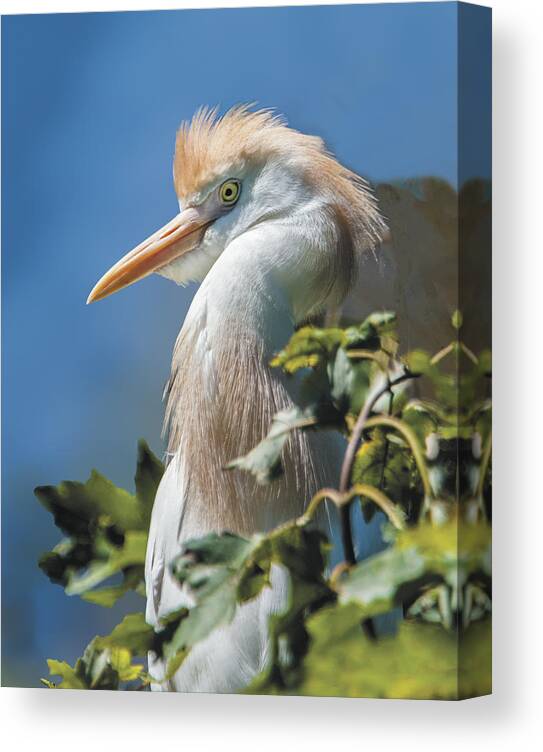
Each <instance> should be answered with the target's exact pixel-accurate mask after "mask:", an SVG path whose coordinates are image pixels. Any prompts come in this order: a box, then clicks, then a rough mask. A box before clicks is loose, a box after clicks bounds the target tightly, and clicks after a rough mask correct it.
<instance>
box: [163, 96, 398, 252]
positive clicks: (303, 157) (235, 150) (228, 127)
mask: <svg viewBox="0 0 543 752" xmlns="http://www.w3.org/2000/svg"><path fill="white" fill-rule="evenodd" d="M273 157H277V158H280V159H284V160H285V161H289V162H292V163H294V164H296V166H297V167H298V169H301V172H302V174H303V175H304V176H305V178H306V179H307V181H308V183H310V184H312V185H313V186H314V187H315V189H316V190H318V191H319V192H320V193H321V194H324V195H327V196H328V197H329V200H330V204H331V206H332V207H334V208H335V209H337V211H338V213H339V214H340V215H341V217H342V218H344V219H345V220H346V222H347V223H348V225H349V231H350V233H351V235H352V239H353V241H354V245H355V246H356V248H357V249H359V250H367V249H371V248H374V247H375V246H376V245H378V244H379V243H380V242H381V240H382V239H383V237H384V235H385V233H386V225H385V223H384V222H383V219H382V217H381V215H380V214H379V211H378V209H377V204H376V201H375V199H374V197H373V194H372V193H371V191H370V189H369V187H368V184H367V183H366V182H365V181H364V180H363V179H362V178H361V177H360V176H359V175H357V174H356V173H354V172H352V171H351V170H349V169H347V168H346V167H344V166H343V165H341V164H340V163H339V162H338V161H337V160H336V159H335V158H334V157H333V156H332V155H331V154H330V153H329V152H328V151H327V150H326V147H325V145H324V142H323V140H322V139H321V138H319V137H318V136H308V135H306V134H304V133H300V132H299V131H296V130H294V129H293V128H289V127H288V126H287V125H286V124H285V122H284V121H283V120H282V118H280V117H279V116H277V115H275V114H274V113H273V112H272V111H270V110H266V109H264V110H257V111H251V110H250V109H249V108H248V107H247V106H246V105H239V106H236V107H233V108H232V109H230V110H228V111H227V112H226V113H225V114H224V115H222V116H219V115H218V112H217V109H216V108H214V109H210V108H207V107H204V108H201V109H200V110H198V112H197V113H196V114H195V116H194V117H193V119H192V121H191V122H184V123H182V125H181V127H180V129H179V131H178V133H177V138H176V145H175V157H174V165H173V174H174V184H175V189H176V192H177V194H178V196H179V197H180V198H181V199H186V198H187V197H189V196H193V195H195V194H197V193H198V192H199V191H201V190H202V189H203V188H204V187H205V186H207V185H208V184H209V183H210V182H212V181H214V180H217V179H218V178H220V177H221V176H224V175H227V173H228V171H229V170H235V169H241V168H243V166H244V165H246V164H247V163H254V164H260V163H264V162H265V161H266V160H268V159H270V158H273Z"/></svg>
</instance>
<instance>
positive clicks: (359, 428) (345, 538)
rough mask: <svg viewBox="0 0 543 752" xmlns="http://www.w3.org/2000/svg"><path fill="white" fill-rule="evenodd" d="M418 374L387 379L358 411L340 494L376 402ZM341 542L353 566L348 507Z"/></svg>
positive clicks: (347, 486) (349, 474) (347, 478)
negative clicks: (391, 379)
mask: <svg viewBox="0 0 543 752" xmlns="http://www.w3.org/2000/svg"><path fill="white" fill-rule="evenodd" d="M419 375H420V374H414V373H410V372H406V373H403V374H402V375H401V376H398V378H396V379H394V380H393V381H390V380H388V379H387V383H386V384H385V386H384V387H383V388H382V389H379V390H378V391H377V393H376V394H374V395H373V397H372V398H371V399H370V400H368V401H367V402H366V404H365V405H364V407H363V408H362V410H361V411H360V414H359V415H358V418H357V419H356V423H355V424H354V428H353V431H352V433H351V438H350V439H349V443H348V445H347V449H346V450H345V456H344V457H343V464H342V466H341V475H340V479H339V490H340V491H341V492H342V493H345V492H346V491H347V489H348V488H349V485H350V482H351V474H352V470H353V464H354V460H355V457H356V453H357V451H358V447H359V445H360V441H361V439H362V434H363V432H364V426H365V425H366V422H367V420H368V418H369V416H370V415H371V412H372V410H373V408H374V407H375V405H376V404H377V402H378V401H379V400H380V399H381V397H382V396H383V395H384V394H386V393H387V392H392V389H393V387H395V386H397V385H398V384H401V383H402V382H404V381H408V380H409V379H414V378H417V377H418V376H419ZM340 514H341V540H342V543H343V550H344V551H345V559H346V561H347V562H348V563H349V564H355V563H356V556H355V553H354V546H353V536H352V530H351V514H350V510H349V507H345V508H343V509H342V510H341V513H340Z"/></svg>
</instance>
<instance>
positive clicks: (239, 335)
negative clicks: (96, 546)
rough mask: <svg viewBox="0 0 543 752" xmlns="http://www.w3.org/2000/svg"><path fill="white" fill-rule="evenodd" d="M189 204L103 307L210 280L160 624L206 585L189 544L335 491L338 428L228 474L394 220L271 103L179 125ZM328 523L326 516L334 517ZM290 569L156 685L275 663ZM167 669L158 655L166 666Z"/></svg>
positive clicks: (160, 596) (171, 506)
mask: <svg viewBox="0 0 543 752" xmlns="http://www.w3.org/2000/svg"><path fill="white" fill-rule="evenodd" d="M173 174H174V184H175V189H176V193H177V196H178V199H179V207H180V212H179V214H177V216H176V217H175V218H174V219H172V220H171V221H170V222H169V223H168V224H167V225H165V226H164V227H163V228H162V229H161V230H159V231H158V232H156V233H154V234H153V235H151V236H150V237H149V238H148V239H147V240H145V241H144V242H143V243H142V244H141V245H139V246H138V247H137V248H135V249H134V250H133V251H131V252H130V253H128V254H127V255H126V256H124V257H123V258H122V259H121V260H120V261H119V262H118V263H117V264H115V265H114V266H113V267H112V268H111V269H110V270H109V271H108V272H107V273H106V274H105V275H104V276H103V277H102V279H101V280H100V281H99V282H98V284H97V285H96V286H95V287H94V289H93V290H92V292H91V294H90V296H89V300H88V302H92V301H94V300H99V299H101V298H104V297H106V296H107V295H110V294H111V293H113V292H116V291H117V290H120V289H121V288H123V287H126V286H127V285H130V284H132V283H133V282H136V281H137V280H140V279H142V278H143V277H146V276H147V275H149V274H151V273H152V272H156V273H158V274H160V275H162V276H164V277H168V278H169V279H172V280H174V281H175V282H176V283H177V284H181V285H184V284H186V283H188V282H190V281H197V282H201V283H202V284H201V285H200V287H199V289H198V290H197V292H196V294H195V296H194V299H193V301H192V304H191V306H190V309H189V311H188V313H187V316H186V319H185V321H184V324H183V326H182V329H181V331H180V333H179V336H178V338H177V342H176V344H175V348H174V353H173V362H172V370H171V377H170V380H169V384H168V386H167V389H166V400H167V406H166V421H165V426H166V429H167V432H168V453H169V456H171V457H172V459H171V460H170V462H169V464H168V466H167V469H166V472H165V474H164V476H163V479H162V482H161V484H160V486H159V489H158V492H157V496H156V499H155V504H154V509H153V514H152V520H151V527H150V532H149V543H148V549H147V560H146V590H147V611H146V614H147V620H148V622H149V623H150V624H152V625H153V626H155V627H157V626H158V625H159V620H160V619H161V618H162V617H164V616H165V615H166V614H168V613H169V612H171V611H172V610H174V609H176V608H179V607H180V606H181V605H183V604H187V603H188V604H189V605H190V595H188V594H187V593H184V592H183V591H182V590H181V589H180V587H179V585H178V584H177V583H176V582H175V581H174V580H173V578H172V576H171V574H170V572H169V568H168V564H169V562H171V561H172V559H173V558H174V557H175V556H176V555H177V554H178V553H179V551H180V548H181V545H182V543H183V541H186V540H188V539H190V538H194V537H199V536H202V535H203V534H205V533H208V532H210V531H223V530H229V531H232V532H234V533H237V534H240V535H251V534H253V533H255V532H257V531H262V530H269V529H271V528H272V527H275V526H276V525H278V524H280V523H283V522H285V521H287V520H289V519H292V518H294V517H296V516H297V515H300V514H301V513H302V512H303V509H304V507H305V505H306V503H307V501H308V500H309V499H310V498H311V496H312V495H313V494H314V493H315V492H316V491H317V490H318V489H319V488H322V487H323V486H336V487H337V485H338V479H339V467H340V460H341V455H342V444H341V441H338V438H337V436H334V435H332V434H327V433H324V434H323V433H320V432H319V433H301V432H298V434H297V435H296V436H294V437H293V438H292V439H290V440H289V442H288V443H287V446H286V450H285V456H284V458H283V459H284V462H283V464H284V474H283V476H282V477H281V478H280V479H279V480H277V481H274V482H273V483H271V484H270V485H268V486H259V485H257V484H256V483H255V481H254V480H253V478H252V477H251V476H250V475H249V474H248V473H242V472H239V471H235V472H225V471H224V470H223V468H224V466H225V465H226V464H227V463H228V462H229V461H230V460H232V459H233V458H235V457H237V456H240V455H242V454H244V453H246V452H248V451H249V450H250V449H252V448H253V447H254V446H255V445H256V444H257V443H258V442H259V441H260V440H261V439H262V438H263V437H264V436H265V434H266V433H267V430H268V428H269V426H270V422H271V419H272V416H273V415H274V414H275V413H276V412H277V411H278V410H280V409H282V408H285V407H288V406H290V405H292V404H293V402H294V401H295V400H296V389H297V382H296V380H291V379H288V380H287V379H286V378H285V377H284V376H283V375H282V374H281V373H280V372H279V370H278V369H270V368H269V366H268V363H269V360H270V358H271V356H272V355H273V354H274V353H275V352H277V351H278V350H279V349H280V348H281V347H283V346H284V345H285V343H286V342H287V341H288V340H289V338H290V336H291V335H292V333H293V332H294V330H295V327H296V326H297V325H298V324H299V323H300V322H303V321H304V320H305V319H307V318H308V317H309V316H311V315H313V314H315V313H317V312H319V311H322V310H324V309H325V308H326V307H328V306H337V305H339V304H340V303H341V301H342V300H343V299H344V297H345V296H346V294H347V292H348V291H349V289H350V287H351V285H352V283H353V281H354V279H355V277H356V275H357V272H358V268H359V264H360V261H361V258H362V257H363V255H364V254H365V253H367V252H369V251H371V250H372V249H373V248H374V247H375V246H377V245H378V244H379V242H380V241H381V239H382V237H383V236H384V234H385V231H386V227H385V224H384V222H383V220H382V218H381V216H380V214H379V211H378V208H377V205H376V202H375V200H374V198H373V196H372V194H371V192H370V190H369V188H368V186H367V184H366V183H365V182H364V181H363V180H362V179H361V178H360V177H359V176H358V175H356V174H354V173H353V172H351V171H350V170H348V169H347V168H345V167H344V166H342V165H341V164H340V163H339V162H337V161H336V159H334V157H333V156H332V155H331V154H330V153H328V152H327V151H326V149H325V147H324V144H323V141H322V140H321V139H320V138H318V137H315V136H308V135H304V134H302V133H299V132H297V131H295V130H293V129H291V128H288V127H287V126H286V125H285V124H284V122H283V121H282V120H281V119H279V118H278V117H276V116H275V115H273V114H272V113H271V112H270V111H268V110H260V111H257V112H254V111H250V110H249V109H248V108H247V107H244V106H239V107H235V108H233V109H231V110H229V111H228V112H227V113H226V114H225V115H223V116H222V117H218V115H217V112H216V110H209V109H202V110H200V111H199V112H198V113H197V114H196V115H195V116H194V118H193V119H192V122H190V123H184V124H183V125H182V126H181V128H180V130H179V131H178V134H177V140H176V150H175V157H174V165H173ZM323 524H325V523H324V521H323ZM286 588H287V581H286V577H285V574H284V573H283V572H282V571H281V570H280V569H279V568H275V571H274V572H273V576H272V587H271V588H268V589H267V590H265V591H264V593H263V594H262V595H261V596H260V597H259V598H257V599H255V600H253V601H252V602H250V603H248V604H246V605H244V606H243V607H241V608H238V611H237V613H236V616H235V618H234V620H233V622H232V623H231V624H230V625H229V626H228V627H224V628H221V629H219V630H216V631H215V632H214V633H213V634H212V635H211V636H210V637H208V638H207V639H206V640H204V641H203V642H202V643H199V644H198V645H197V646H196V647H195V648H193V650H192V651H191V653H190V654H189V656H188V658H186V659H185V661H184V662H183V664H182V665H181V668H180V670H179V671H178V673H177V674H176V675H175V676H174V678H173V679H171V680H169V681H167V682H162V683H160V684H157V685H156V687H155V689H161V690H175V691H208V692H231V691H236V690H238V689H240V688H241V687H243V686H245V685H246V684H247V683H248V682H249V681H250V679H251V678H252V677H253V676H254V675H255V674H256V673H257V672H259V671H260V670H261V669H262V668H263V667H264V665H265V662H266V659H267V646H268V640H267V623H268V617H269V614H270V613H271V612H273V611H277V610H278V609H280V608H281V606H282V604H283V603H284V600H285V597H286ZM162 671H163V667H162V666H161V664H160V662H159V661H156V660H155V659H153V657H152V656H151V659H150V672H151V674H152V675H153V676H155V677H157V678H159V679H160V678H161V672H162Z"/></svg>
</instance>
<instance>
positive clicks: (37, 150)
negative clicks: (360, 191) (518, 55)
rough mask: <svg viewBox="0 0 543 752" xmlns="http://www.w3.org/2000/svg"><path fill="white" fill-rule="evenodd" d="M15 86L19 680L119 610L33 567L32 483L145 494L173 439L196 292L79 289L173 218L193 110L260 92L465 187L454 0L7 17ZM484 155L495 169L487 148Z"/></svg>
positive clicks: (11, 564)
mask: <svg viewBox="0 0 543 752" xmlns="http://www.w3.org/2000/svg"><path fill="white" fill-rule="evenodd" d="M2 90H3V91H2V128H3V139H2V164H3V173H2V188H3V190H2V202H3V203H2V215H3V226H2V247H3V248H2V267H3V268H2V272H3V274H2V313H3V355H2V378H3V395H2V397H3V413H2V431H3V442H2V465H3V467H2V469H3V473H2V501H3V568H2V578H3V579H2V582H3V614H2V616H3V660H4V679H3V681H4V684H23V685H27V686H28V685H34V684H36V683H37V681H38V680H39V677H40V676H43V675H46V672H47V669H46V666H45V662H44V661H45V658H46V657H56V658H66V659H69V660H73V659H74V658H75V657H76V655H77V654H78V653H79V652H80V650H81V649H82V647H83V646H84V645H85V644H86V643H87V642H88V640H89V639H90V638H92V637H93V636H94V634H96V633H97V632H104V631H105V630H107V629H109V627H110V626H112V624H113V623H114V622H115V621H116V620H117V615H116V614H115V612H108V611H105V610H102V609H98V608H97V607H95V606H92V605H89V604H85V603H83V602H81V601H79V600H77V599H75V598H74V599H68V598H66V596H65V595H64V594H63V591H62V590H61V589H60V588H59V587H55V586H53V585H51V584H49V582H48V581H47V580H46V579H45V577H44V576H43V575H42V574H41V573H40V572H39V570H38V569H37V566H36V560H37V557H38V555H39V554H40V553H41V552H42V551H43V550H45V549H46V548H48V547H50V546H52V545H53V544H54V543H56V542H57V540H58V534H57V531H56V530H55V528H54V527H53V524H52V520H51V519H50V517H49V515H48V514H47V513H46V512H44V511H42V509H41V508H40V507H39V506H38V504H37V502H36V501H35V499H34V496H33V493H32V490H33V488H34V486H36V485H38V484H47V483H57V482H58V481H60V480H61V479H63V478H70V479H78V480H84V479H85V478H86V477H87V476H88V473H89V471H90V468H91V467H92V466H96V467H97V468H99V469H100V470H101V471H102V472H103V473H104V474H106V475H108V476H109V477H111V478H112V479H113V480H114V481H115V482H116V483H118V484H120V485H125V486H127V487H130V488H132V476H133V472H134V467H135V456H136V440H137V438H138V437H140V436H143V437H146V438H147V439H148V441H149V443H150V445H151V446H152V448H153V449H154V450H155V451H156V452H157V453H159V454H160V452H161V451H162V444H161V441H160V428H161V422H162V406H161V392H162V386H163V384H164V382H165V380H166V378H167V375H168V370H169V363H170V356H171V348H172V345H173V341H174V339H175V336H176V334H177V331H178V330H179V328H180V325H181V322H182V320H183V318H184V315H185V313H186V311H187V308H188V306H189V304H190V301H191V298H192V296H193V294H194V287H189V288H187V289H180V288H176V287H175V285H173V284H172V283H171V282H168V281H166V280H164V279H161V278H158V277H156V278H155V277H153V278H151V279H148V280H145V281H144V282H143V283H141V284H138V285H136V286H134V287H132V288H130V289H129V290H126V291H123V292H121V293H120V294H118V295H115V296H114V297H112V298H110V299H108V300H106V301H104V302H101V303H98V304H95V305H93V306H90V307H86V306H85V300H86V297H87V294H88V292H89V290H90V288H91V287H92V286H93V284H94V283H95V281H96V280H97V279H98V277H99V276H100V275H101V274H102V273H103V272H104V271H105V270H106V269H107V268H109V266H110V265H111V264H112V262H114V261H115V260H116V259H117V258H118V257H119V256H120V255H121V254H122V253H124V252H125V251H127V250H129V249H130V248H131V247H132V246H134V245H135V244H136V243H138V242H139V241H140V240H142V239H143V238H144V237H146V236H147V235H148V234H149V233H150V232H151V231H153V230H154V229H156V228H158V227H159V226H161V225H162V224H163V223H164V222H165V221H167V220H168V219H169V218H170V217H171V216H172V215H173V214H174V213H175V212H176V206H177V204H176V198H175V194H174V191H173V187H172V179H171V160H172V153H173V144H174V136H175V131H176V128H177V127H178V125H179V122H180V121H181V120H182V119H184V118H189V117H190V116H191V114H192V113H193V112H194V110H195V109H196V108H197V107H198V106H199V105H201V104H219V105H220V106H221V107H222V108H223V109H224V108H226V107H228V106H230V105H232V104H234V103H237V102H248V101H258V103H259V104H261V105H262V106H271V107H275V108H277V110H278V111H280V112H282V113H284V114H285V115H286V117H287V118H288V121H289V122H290V124H291V125H293V126H295V127H296V128H298V129H301V130H303V131H307V132H314V133H318V134H320V135H321V136H323V137H324V138H325V139H326V141H327V142H328V145H329V146H330V148H332V150H333V151H335V152H336V154H337V155H338V157H339V158H340V159H341V160H343V161H345V162H346V163H347V164H349V165H350V166H351V167H352V168H353V169H355V170H356V171H358V172H360V173H362V174H363V175H366V176H368V177H369V178H370V179H371V180H373V181H385V180H386V181H388V180H393V179H397V178H406V177H415V176H421V175H429V174H431V175H437V176H440V177H443V178H445V179H447V180H449V181H451V182H452V183H455V182H456V172H457V165H456V130H457V113H456V5H455V4H454V3H444V4H430V5H428V4H413V5H397V6H394V5H379V6H358V7H356V6H350V7H349V6H343V7H337V6H336V7H313V8H281V9H279V8H276V9H254V10H251V9H243V10H222V11H221V10H213V11H180V12H175V11H173V12H145V13H108V14H80V15H42V16H15V17H7V18H3V19H2ZM471 104H472V106H473V108H474V114H475V115H477V113H478V109H477V108H479V109H480V110H481V116H486V115H485V112H484V110H483V109H481V108H483V105H482V104H481V103H480V102H478V101H474V102H472V103H471ZM470 169H471V172H472V174H473V175H478V176H481V177H488V176H489V170H490V166H489V164H488V157H487V155H486V152H485V150H482V149H481V150H478V149H477V148H475V149H474V150H473V159H472V160H471V163H470ZM465 177H469V175H465Z"/></svg>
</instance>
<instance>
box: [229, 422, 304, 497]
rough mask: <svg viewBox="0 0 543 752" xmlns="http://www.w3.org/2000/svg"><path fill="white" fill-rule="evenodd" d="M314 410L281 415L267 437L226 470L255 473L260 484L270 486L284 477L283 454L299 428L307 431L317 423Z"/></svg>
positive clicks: (230, 464)
mask: <svg viewBox="0 0 543 752" xmlns="http://www.w3.org/2000/svg"><path fill="white" fill-rule="evenodd" d="M316 422H317V421H316V417H315V413H314V410H313V409H312V408H306V409H304V410H302V409H301V408H298V407H292V408H289V409H287V410H281V411H280V412H278V413H277V414H276V415H275V416H274V418H273V420H272V425H271V428H270V430H269V432H268V434H267V436H266V437H265V438H264V439H263V440H262V441H261V442H260V444H257V445H256V447H254V449H251V451H250V452H249V453H248V454H246V455H245V456H244V457H237V458H236V459H234V460H232V461H231V462H229V463H228V465H227V466H226V468H225V469H226V470H233V469H236V468H237V469H240V470H247V471H248V472H250V473H252V474H253V475H254V476H255V478H256V481H257V482H258V483H260V484H266V483H269V482H270V481H272V480H273V479H274V478H277V477H278V476H279V475H281V473H282V468H281V453H282V451H283V447H284V445H285V443H286V441H287V439H288V437H289V435H290V433H291V431H294V430H295V429H297V428H306V427H308V426H313V425H315V423H316Z"/></svg>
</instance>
